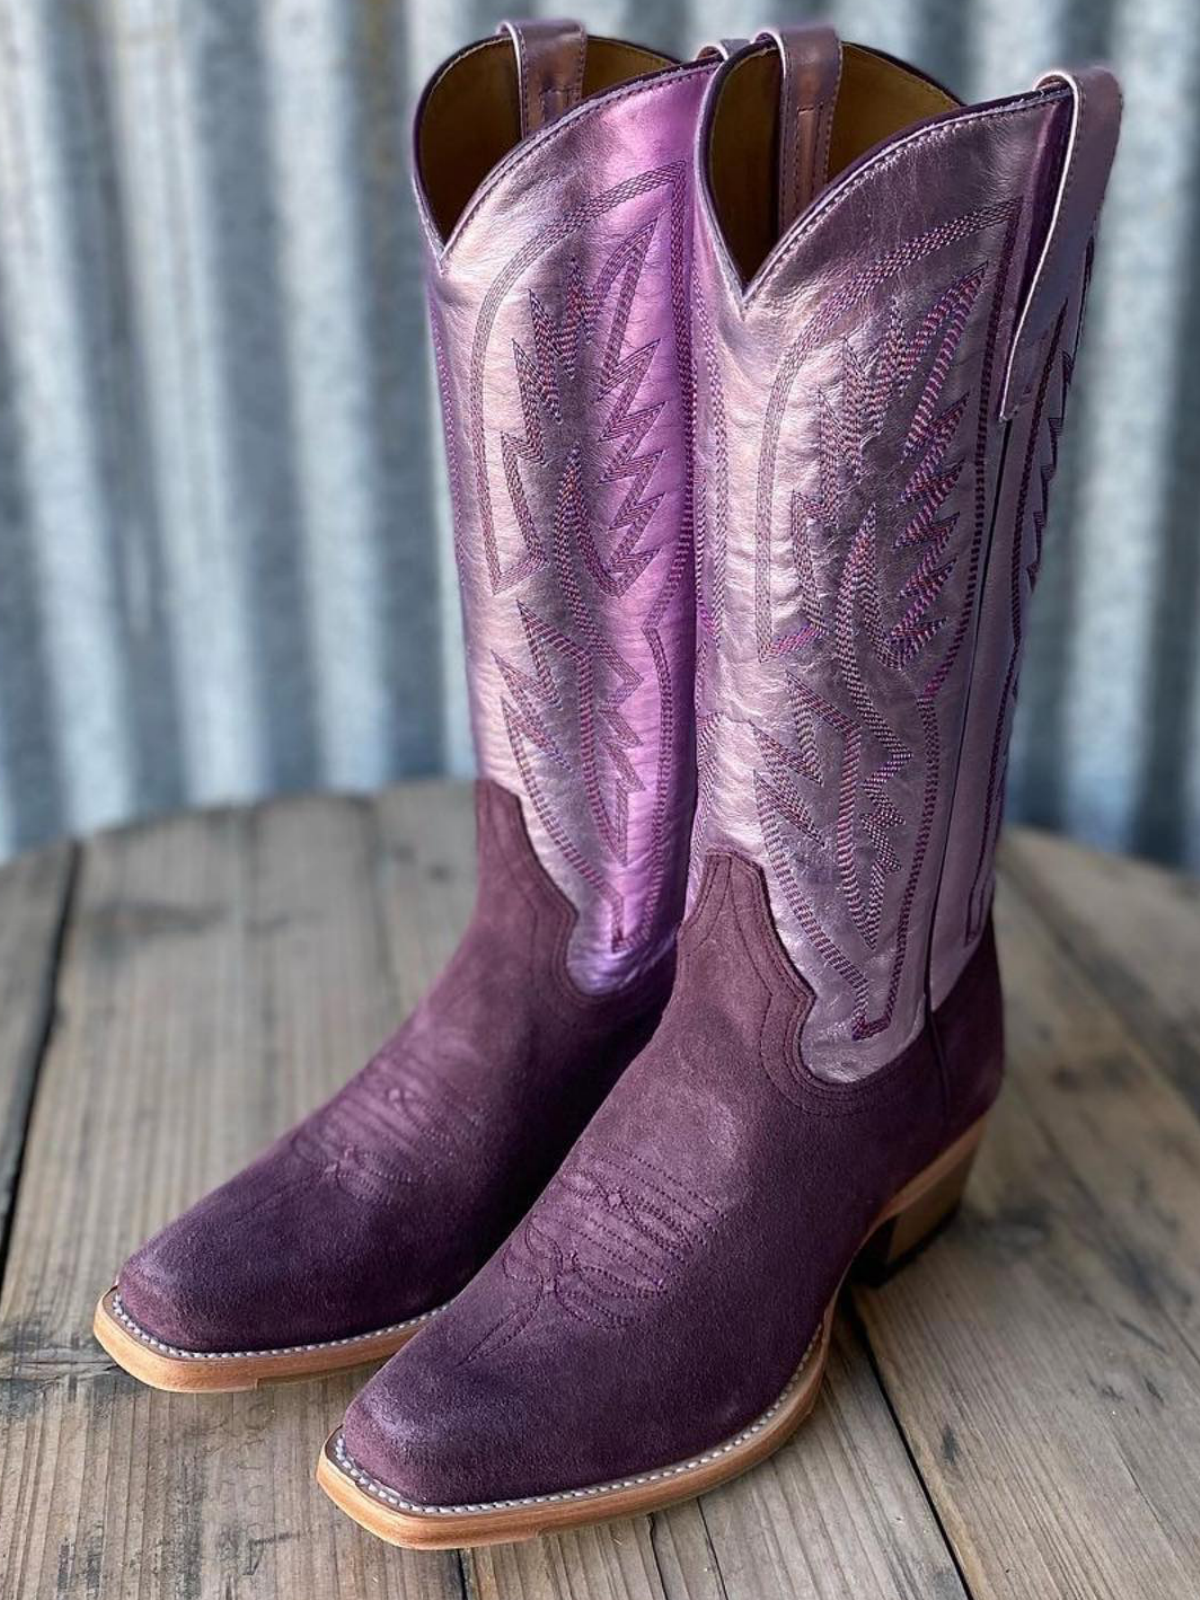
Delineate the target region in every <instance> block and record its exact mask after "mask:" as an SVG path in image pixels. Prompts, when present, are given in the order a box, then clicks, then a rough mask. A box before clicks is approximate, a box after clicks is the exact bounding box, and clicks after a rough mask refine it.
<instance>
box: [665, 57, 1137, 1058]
mask: <svg viewBox="0 0 1200 1600" xmlns="http://www.w3.org/2000/svg"><path fill="white" fill-rule="evenodd" d="M736 67H737V63H736V62H733V63H729V64H727V65H726V66H725V67H723V68H722V69H721V72H722V74H724V73H728V72H729V71H731V70H736ZM1110 81H1111V80H1110ZM718 88H719V82H718V83H714V86H713V91H712V92H711V93H710V98H709V110H708V121H709V122H710V121H711V117H712V106H713V104H714V102H715V99H716V92H717V90H718ZM1071 116H1072V96H1071V93H1070V92H1069V90H1068V88H1067V87H1065V86H1064V85H1063V84H1061V83H1058V84H1056V85H1053V86H1050V87H1048V88H1046V89H1044V90H1042V91H1041V92H1038V93H1034V94H1031V95H1028V96H1024V97H1019V98H1017V99H1014V100H1010V101H1006V102H1000V103H997V104H995V105H991V106H983V107H979V108H974V109H972V110H970V111H964V112H958V113H952V114H950V115H947V116H943V117H938V118H936V119H934V120H933V121H931V122H930V123H928V124H922V125H920V126H918V127H917V128H915V129H913V130H912V131H911V132H909V133H907V134H905V135H903V136H901V137H900V138H898V139H896V140H895V141H893V142H891V143H890V144H888V145H887V146H885V147H883V148H882V149H879V150H876V151H875V152H874V153H872V154H869V155H868V156H867V157H866V158H864V159H863V160H862V161H861V162H860V163H858V164H857V165H856V166H855V167H854V168H853V169H851V170H850V171H849V172H847V173H843V174H842V175H841V176H840V177H839V178H838V179H837V180H836V181H835V182H834V183H833V184H832V185H831V186H830V187H829V188H828V189H827V190H826V191H825V193H824V194H823V195H822V196H821V197H819V198H818V200H817V201H816V203H815V204H814V205H813V206H811V207H810V208H809V210H808V211H807V212H806V213H805V214H804V215H803V216H802V217H801V218H800V219H799V221H798V222H797V224H796V225H795V226H794V227H793V228H792V229H791V230H790V231H789V232H788V233H787V234H786V235H785V236H784V238H783V239H782V241H781V242H780V244H779V245H778V246H777V247H776V248H775V250H774V251H773V252H772V254H771V256H770V257H769V258H768V260H767V261H766V263H765V264H764V265H763V267H762V268H761V270H760V271H759V272H758V274H757V276H756V277H755V279H754V281H753V282H752V283H751V284H750V285H749V286H748V287H744V286H743V285H742V284H741V283H740V282H739V281H738V278H737V274H736V271H735V268H734V267H733V265H732V262H731V260H730V257H729V255H728V253H727V251H726V248H725V245H724V243H723V240H722V237H721V234H720V228H719V224H718V223H717V221H716V219H715V217H714V214H713V203H712V201H711V199H710V198H709V196H708V194H707V191H706V190H705V192H704V193H702V196H701V199H700V203H699V206H698V226H697V239H698V247H697V262H696V274H697V296H696V301H697V306H698V308H699V325H700V326H699V333H698V351H697V370H698V375H699V384H698V424H697V494H698V503H697V538H698V540H699V541H700V543H701V545H702V560H701V573H700V595H699V615H700V635H699V641H698V649H699V652H700V666H699V683H698V725H697V737H698V744H699V751H700V795H699V805H698V814H697V823H696V831H695V839H694V844H693V858H692V859H693V868H694V872H695V874H696V879H695V881H698V879H699V875H700V873H702V871H703V867H704V862H705V859H706V857H707V856H708V855H709V854H710V853H711V852H714V851H734V852H736V853H738V854H740V855H743V856H745V857H748V858H749V859H750V860H752V861H755V862H758V863H759V864H760V865H761V866H762V867H763V869H764V871H765V872H766V876H767V882H768V887H769V894H770V902H771V909H772V914H773V916H774V919H775V922H776V924H777V927H778V931H779V934H780V937H781V939H782V942H783V944H784V947H785V948H786V950H787V952H788V955H789V957H790V958H791V960H792V962H793V963H794V965H795V967H796V969H797V971H798V972H799V973H800V975H801V976H802V977H803V979H804V980H805V982H806V983H807V984H809V985H810V986H811V988H812V990H813V994H814V1003H813V1006H812V1009H811V1012H810V1014H809V1015H808V1017H807V1018H806V1020H805V1022H804V1025H803V1029H802V1033H801V1039H800V1049H801V1053H802V1056H803V1058H804V1061H805V1063H806V1065H807V1066H808V1067H809V1068H810V1069H811V1070H812V1071H814V1072H815V1073H817V1074H818V1075H820V1076H823V1077H828V1078H852V1077H858V1076H862V1075H864V1074H866V1073H870V1072H872V1071H874V1070H875V1069H877V1068H879V1067H882V1066H883V1065H885V1064H886V1063H887V1062H889V1061H891V1060H893V1059H894V1058H895V1057H897V1056H898V1055H899V1054H900V1052H901V1051H903V1050H904V1049H905V1048H906V1047H907V1046H908V1045H909V1044H910V1043H911V1042H912V1040H913V1039H914V1038H915V1037H916V1036H917V1035H918V1033H919V1032H920V1030H921V1028H922V1026H923V1023H924V1020H925V1017H926V1013H927V1001H928V995H927V989H928V987H929V986H930V983H931V965H930V963H931V946H933V961H934V964H935V967H936V972H935V973H933V974H932V984H933V987H934V988H935V992H936V993H937V994H938V995H944V994H945V993H947V992H948V990H949V988H950V986H951V985H952V982H953V977H955V976H957V974H958V973H959V972H961V970H962V969H963V966H964V964H965V960H966V957H967V956H968V955H969V953H970V950H971V949H972V948H973V947H974V940H975V938H976V937H977V935H978V931H979V928H980V927H981V926H982V918H983V912H986V909H987V905H986V903H985V902H986V901H987V900H988V893H987V890H986V889H984V890H983V891H982V892H981V893H979V894H978V895H977V899H978V902H979V907H980V910H979V915H978V916H976V917H974V918H973V920H972V924H971V926H972V935H971V938H970V939H969V940H967V941H966V942H965V943H964V940H963V938H962V927H963V919H964V917H965V914H966V906H967V902H968V894H969V892H968V887H967V882H968V878H971V877H972V875H973V873H974V871H975V866H976V861H975V860H974V859H973V857H972V849H973V856H974V858H977V857H978V855H979V838H980V828H981V823H982V819H983V811H984V809H985V808H984V807H983V805H982V803H981V798H980V797H981V794H982V793H983V791H984V790H985V788H986V779H985V778H984V777H983V776H982V774H983V773H984V770H985V767H986V765H987V760H988V759H990V758H991V756H992V754H993V748H992V747H993V745H994V743H995V741H996V736H997V735H996V730H997V725H998V724H997V718H998V716H999V715H1001V713H1000V712H998V710H997V701H998V700H999V699H1000V698H1001V697H1000V694H999V690H998V689H997V687H996V685H997V684H1000V685H1002V684H1003V681H1004V677H1005V667H1004V666H1003V665H1001V664H1000V658H1001V657H1003V656H1005V649H1004V647H1003V646H1002V645H1001V644H999V643H998V642H997V640H998V639H999V637H1000V635H1001V634H1005V636H1006V637H1007V632H1006V630H1008V629H1010V627H1011V624H1010V620H1009V618H1010V615H1011V611H1009V612H1003V605H1004V602H1005V601H1006V600H1007V599H1008V597H1009V596H1010V593H1011V583H1012V571H1013V566H1014V563H1013V561H1012V559H1011V558H1008V559H1006V556H1005V546H1006V545H1009V546H1011V539H1010V538H1008V536H1007V535H1006V534H1002V535H1001V536H1000V537H997V536H996V534H995V526H996V524H997V523H1006V524H1007V525H1008V526H1009V528H1010V531H1011V525H1013V524H1015V523H1016V522H1017V521H1021V522H1022V523H1023V525H1024V526H1025V527H1027V528H1028V530H1029V531H1030V534H1031V536H1034V537H1036V534H1035V531H1034V530H1035V529H1036V528H1037V526H1038V525H1039V524H1038V522H1037V521H1036V519H1040V518H1043V517H1044V480H1045V476H1046V473H1044V472H1043V468H1045V469H1046V471H1047V473H1048V471H1050V470H1052V466H1053V454H1054V450H1055V448H1056V442H1057V428H1058V419H1060V417H1061V400H1062V388H1063V384H1064V382H1065V379H1066V378H1067V377H1068V376H1069V363H1068V364H1067V365H1064V364H1063V363H1062V359H1061V357H1062V354H1063V352H1066V351H1069V350H1072V349H1073V347H1074V341H1075V337H1076V332H1077V324H1078V315H1077V310H1078V298H1079V292H1080V291H1079V283H1080V279H1081V276H1082V273H1083V269H1084V256H1085V252H1086V246H1087V236H1086V234H1085V235H1078V234H1077V235H1076V236H1075V237H1073V238H1072V239H1070V240H1068V241H1065V242H1063V243H1062V246H1061V250H1060V253H1059V255H1058V256H1057V257H1056V259H1057V260H1058V261H1060V262H1061V260H1062V259H1063V255H1064V253H1065V254H1066V255H1067V256H1068V257H1069V256H1070V252H1071V251H1074V256H1073V259H1072V260H1071V271H1070V274H1069V281H1068V282H1067V285H1066V289H1065V292H1064V297H1063V303H1061V304H1060V305H1059V307H1058V312H1057V313H1056V316H1055V319H1054V321H1053V328H1054V329H1057V330H1058V340H1059V343H1058V346H1057V348H1055V349H1052V348H1051V345H1053V335H1052V336H1051V338H1050V340H1049V342H1048V343H1046V344H1045V345H1044V347H1043V348H1042V351H1041V361H1042V363H1043V364H1044V369H1045V370H1047V371H1048V372H1049V376H1048V377H1047V378H1046V379H1045V381H1044V383H1039V384H1037V385H1035V389H1036V393H1033V394H1031V395H1030V397H1029V399H1028V400H1027V401H1026V402H1025V403H1023V404H1022V406H1021V409H1020V412H1019V414H1018V417H1017V419H1016V421H1015V422H1014V423H1013V424H1012V432H1011V436H1010V434H1009V427H1010V425H1009V424H1008V423H1007V422H1005V421H1004V420H1003V419H1002V417H1001V411H1000V395H1001V387H1002V384H1003V381H1004V376H1005V372H1006V365H1007V357H1008V354H1009V350H1010V346H1011V343H1012V340H1013V336H1014V329H1015V327H1016V325H1017V320H1018V318H1019V316H1020V313H1021V309H1022V306H1023V305H1024V303H1025V301H1026V299H1027V298H1028V295H1029V292H1030V280H1031V275H1032V269H1033V264H1034V263H1036V261H1037V251H1038V250H1039V248H1040V246H1041V243H1042V241H1043V239H1044V237H1045V236H1046V233H1047V228H1048V222H1049V212H1050V210H1051V208H1052V206H1053V202H1054V198H1055V193H1054V185H1053V183H1051V182H1050V181H1049V178H1050V176H1051V169H1053V174H1054V175H1057V172H1058V170H1059V167H1060V165H1061V151H1062V148H1063V146H1064V142H1065V141H1066V139H1067V136H1068V132H1069V126H1070V121H1071ZM707 126H708V123H707V122H706V133H707ZM704 155H705V142H704V139H703V138H702V141H701V156H700V168H699V170H700V173H701V182H702V184H703V182H704V174H705V173H706V170H707V169H706V162H705V159H704ZM1109 155H1111V149H1110V150H1109ZM1096 198H1097V202H1098V198H1099V196H1098V195H1097V196H1096ZM1091 220H1092V219H1089V222H1088V232H1089V233H1090V227H1091ZM1056 362H1057V363H1058V364H1057V366H1056V365H1055V363H1056ZM1039 396H1040V401H1039ZM1027 459H1028V460H1030V461H1031V462H1032V464H1031V465H1030V466H1029V468H1028V472H1029V485H1028V487H1027V488H1026V489H1025V491H1024V494H1022V484H1023V482H1024V479H1025V475H1026V461H1027ZM1028 566H1029V562H1027V561H1025V559H1024V556H1022V558H1021V580H1020V581H1021V582H1022V584H1025V583H1027V575H1028ZM1022 604H1023V602H1022ZM1002 612H1003V618H1004V621H1003V626H1000V624H999V622H998V623H997V626H996V627H993V625H992V621H991V619H992V618H993V617H997V618H999V617H1000V615H1001V613H1002ZM981 615H982V616H983V617H985V618H986V619H987V627H986V628H985V629H984V631H983V634H982V636H980V620H981ZM1018 626H1019V624H1018ZM977 636H979V637H980V656H979V664H978V670H977V671H975V672H973V661H974V657H975V653H976V640H977ZM973 679H980V680H986V682H985V683H984V684H983V688H982V689H981V691H980V693H979V695H978V696H976V693H975V687H974V684H973ZM969 702H971V704H972V709H971V711H970V713H968V703H969ZM1006 705H1007V702H1006ZM1002 715H1003V717H1004V718H1005V719H1007V718H1008V715H1009V712H1008V710H1007V709H1006V710H1005V711H1004V712H1003V713H1002ZM983 729H986V734H984V733H981V731H980V730H983ZM965 731H966V733H967V738H966V745H965V748H964V732H965ZM998 738H999V744H1000V746H1003V745H1004V744H1006V741H1007V720H1005V722H1004V727H1003V730H1002V731H1001V732H1000V734H999V735H998ZM985 749H986V759H985V754H984V751H985ZM960 755H961V757H962V760H961V763H960ZM1002 755H1003V751H1002V749H1001V752H1000V757H999V759H1000V760H1001V762H1002ZM960 764H961V766H962V768H963V771H962V773H961V775H960ZM996 782H997V784H998V782H999V778H998V777H997V780H996ZM956 785H957V786H958V790H957V793H958V796H959V798H956ZM952 818H953V819H954V823H955V825H954V826H953V827H952ZM960 819H961V820H960ZM964 836H965V837H967V838H969V839H970V847H966V846H964V844H963V842H962V841H963V838H964ZM951 839H953V848H952V849H951V850H950V852H949V854H948V842H949V841H951ZM993 839H994V832H993V833H992V834H991V835H989V842H988V844H987V845H986V846H985V852H984V853H985V856H986V858H987V861H986V864H985V867H984V877H986V878H987V881H988V883H990V877H989V876H988V874H990V850H991V840H993ZM968 862H970V863H971V867H970V871H968V868H967V863H968ZM944 869H945V875H944ZM939 894H940V898H939ZM939 905H940V908H941V911H940V914H942V915H944V916H945V917H946V918H947V919H948V920H949V923H951V924H953V925H954V928H955V933H956V938H955V940H954V941H953V949H952V950H951V949H950V948H949V947H948V946H945V945H943V943H942V942H941V941H938V942H936V943H935V941H934V937H933V930H934V919H935V907H938V906H939Z"/></svg>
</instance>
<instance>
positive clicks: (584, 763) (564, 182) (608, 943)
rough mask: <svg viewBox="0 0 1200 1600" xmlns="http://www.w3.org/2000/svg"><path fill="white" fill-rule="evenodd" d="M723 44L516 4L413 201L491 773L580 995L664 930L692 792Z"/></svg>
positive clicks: (631, 969) (456, 68) (482, 52)
mask: <svg viewBox="0 0 1200 1600" xmlns="http://www.w3.org/2000/svg"><path fill="white" fill-rule="evenodd" d="M712 71H713V64H712V63H711V62H708V63H702V64H696V65H693V66H690V67H680V66H677V65H674V64H672V63H670V62H668V61H667V60H666V59H665V58H663V57H659V56H655V55H652V54H651V53H650V52H647V51H642V50H639V49H636V48H635V47H633V46H629V45H624V44H619V43H616V42H614V41H611V40H602V39H591V40H588V39H586V38H585V36H584V35H583V32H582V30H581V29H579V28H578V27H576V26H574V25H565V24H549V23H542V24H533V25H529V24H523V25H516V26H514V28H513V29H512V30H511V31H510V33H509V36H507V37H500V38H498V39H496V40H494V41H490V42H486V43H483V44H479V45H473V46H471V47H470V48H469V49H468V50H466V51H464V52H462V53H461V54H460V55H458V56H456V57H455V58H453V59H452V60H451V61H450V62H449V63H448V64H447V65H446V67H444V68H443V69H442V71H441V72H440V73H439V74H437V75H436V76H435V78H434V79H433V81H432V83H431V85H430V87H429V89H428V90H427V91H426V94H425V97H424V99H423V101H422V104H421V107H420V109H419V111H418V115H417V129H416V170H417V179H418V199H419V204H420V208H421V214H422V218H423V220H424V225H425V232H426V237H427V241H428V256H429V298H430V307H431V316H432V323H433V336H434V345H435V352H436V356H437V364H438V372H439V378H440V385H441V392H442V404H443V414H444V423H445V430H446V438H447V450H448V456H449V462H450V473H451V482H452V496H453V506H454V528H455V546H456V555H457V561H458V570H459V575H460V580H461V587H462V601H463V614H464V624H465V634H466V648H467V670H468V680H469V690H470V703H471V712H472V721H473V731H474V737H475V745H476V753H477V759H478V766H479V771H480V774H481V776H483V777H484V778H487V779H491V780H493V781H494V782H496V783H498V784H500V785H501V786H503V787H504V788H505V789H507V790H509V791H510V792H511V793H513V794H515V795H517V796H519V798H520V801H521V805H522V808H523V812H524V820H525V825H526V828H527V830H528V833H529V837H530V840H531V842H532V844H533V848H534V850H535V851H536V853H537V856H538V858H539V860H540V861H541V863H542V865H543V867H544V868H545V869H546V871H547V872H548V873H549V874H550V876H551V877H552V879H553V880H554V882H555V883H556V885H557V886H558V888H559V889H560V890H561V891H562V893H563V894H564V895H565V896H566V897H567V899H568V900H569V901H570V903H571V905H572V906H573V907H574V909H575V912H576V922H575V927H574V930H573V932H572V935H571V939H570V947H569V952H568V964H569V968H570V971H571V974H572V977H573V979H574V981H575V982H576V983H577V984H578V985H579V987H580V988H582V989H583V990H586V991H589V992H604V991H608V990H611V989H613V988H615V987H617V986H619V985H622V984H624V983H627V982H629V981H631V980H633V979H635V978H636V977H637V975H638V974H639V973H641V972H643V971H645V970H646V969H647V968H648V967H650V966H652V965H653V964H654V963H655V962H656V961H658V959H659V958H660V957H661V956H662V955H663V954H664V953H665V952H667V951H668V950H669V949H670V947H671V944H672V942H673V937H674V930H675V926H676V924H677V922H678V919H679V915H680V912H681V910H682V900H683V889H684V878H685V874H686V856H687V841H688V829H689V827H690V822H691V812H692V806H693V798H694V778H693V767H694V747H693V715H692V707H693V687H692V685H693V675H694V607H695V597H694V563H693V547H692V503H691V494H692V479H691V456H690V431H691V424H692V388H691V328H690V298H691V253H692V238H693V222H692V174H693V150H694V139H695V128H696V122H697V116H698V111H699V106H700V101H701V97H702V94H703V90H704V86H705V83H706V82H707V80H708V78H709V77H710V76H711V74H712Z"/></svg>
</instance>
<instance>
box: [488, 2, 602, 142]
mask: <svg viewBox="0 0 1200 1600" xmlns="http://www.w3.org/2000/svg"><path fill="white" fill-rule="evenodd" d="M496 32H497V33H500V34H504V33H506V34H507V35H508V37H509V38H510V39H511V40H512V44H513V49H514V50H515V51H516V55H517V92H518V96H519V99H520V102H521V137H522V139H524V138H525V137H526V136H527V135H528V134H531V133H536V132H537V130H538V129H539V128H544V127H545V126H546V125H547V124H548V123H551V122H556V121H557V120H558V118H559V117H561V116H565V115H566V113H567V112H568V111H570V110H572V109H573V108H574V107H575V106H577V105H578V104H579V100H580V96H581V95H582V93H583V64H584V60H585V58H586V56H587V32H586V30H585V29H584V28H583V27H582V26H581V25H580V24H579V23H578V22H569V21H567V20H565V19H561V20H560V19H557V18H553V19H552V18H544V19H543V18H541V17H539V18H536V19H526V20H524V21H515V22H502V23H501V24H500V26H499V27H498V28H497V29H496Z"/></svg>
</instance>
